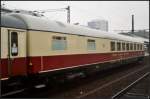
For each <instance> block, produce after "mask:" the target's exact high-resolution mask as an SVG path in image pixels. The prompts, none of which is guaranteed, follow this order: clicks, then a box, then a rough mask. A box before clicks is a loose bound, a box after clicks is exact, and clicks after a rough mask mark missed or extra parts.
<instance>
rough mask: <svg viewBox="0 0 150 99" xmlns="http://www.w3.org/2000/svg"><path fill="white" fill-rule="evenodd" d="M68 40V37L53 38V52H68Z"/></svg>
mask: <svg viewBox="0 0 150 99" xmlns="http://www.w3.org/2000/svg"><path fill="white" fill-rule="evenodd" d="M66 48H67V40H66V37H61V36H53V38H52V50H66Z"/></svg>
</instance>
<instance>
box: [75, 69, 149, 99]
mask: <svg viewBox="0 0 150 99" xmlns="http://www.w3.org/2000/svg"><path fill="white" fill-rule="evenodd" d="M146 68H147V67H143V68H142V69H141V68H140V69H138V70H137V71H135V72H131V73H129V74H127V75H125V76H122V77H120V78H118V79H115V80H113V81H111V82H108V83H106V84H104V85H102V86H97V88H95V89H93V90H91V91H89V92H87V93H85V94H83V95H80V96H78V97H76V98H77V99H81V98H85V97H93V96H94V97H95V96H96V97H97V95H96V94H99V95H100V93H101V92H103V91H102V90H104V89H106V88H108V89H109V86H113V84H116V83H118V82H119V81H121V80H123V79H126V78H128V77H130V76H134V75H135V74H136V73H138V72H140V71H142V70H144V69H146ZM123 90H124V89H123ZM99 91H100V93H99ZM112 91H114V90H112ZM121 92H122V90H121ZM121 92H119V93H117V94H116V95H115V96H113V97H112V99H116V98H118V97H119V96H120V94H121ZM102 96H103V95H102ZM106 96H107V95H106ZM108 96H110V95H108ZM99 97H101V95H100V96H99ZM104 97H105V95H104Z"/></svg>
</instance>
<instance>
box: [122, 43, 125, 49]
mask: <svg viewBox="0 0 150 99" xmlns="http://www.w3.org/2000/svg"><path fill="white" fill-rule="evenodd" d="M122 50H123V51H124V50H125V43H122Z"/></svg>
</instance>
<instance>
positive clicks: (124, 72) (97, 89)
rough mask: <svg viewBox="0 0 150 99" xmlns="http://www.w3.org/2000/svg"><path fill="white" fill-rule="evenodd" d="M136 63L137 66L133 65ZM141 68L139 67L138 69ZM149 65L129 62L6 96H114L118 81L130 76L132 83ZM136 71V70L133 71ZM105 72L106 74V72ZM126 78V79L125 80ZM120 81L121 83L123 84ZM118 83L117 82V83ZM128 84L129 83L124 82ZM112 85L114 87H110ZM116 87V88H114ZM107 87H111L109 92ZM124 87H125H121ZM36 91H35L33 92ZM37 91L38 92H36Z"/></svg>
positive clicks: (79, 97) (79, 98)
mask: <svg viewBox="0 0 150 99" xmlns="http://www.w3.org/2000/svg"><path fill="white" fill-rule="evenodd" d="M133 65H135V66H133ZM137 68H139V69H137ZM147 68H148V66H144V67H143V66H140V65H137V64H136V63H134V64H128V66H126V67H121V68H118V69H114V70H108V71H103V72H101V73H98V74H96V75H92V76H91V77H88V78H85V79H79V80H77V81H73V82H71V83H70V82H69V83H67V84H66V83H63V84H60V85H58V86H56V87H55V86H50V87H44V88H35V89H32V90H24V91H23V93H19V94H18V93H17V94H15V95H9V96H5V97H15V98H17V97H33V98H36V97H49V98H62V97H63V98H78V99H81V98H87V97H109V98H110V97H112V96H113V95H114V94H115V93H116V92H119V91H120V90H117V89H119V88H115V84H116V82H120V81H121V82H122V81H125V82H127V80H126V78H130V77H131V78H130V80H131V81H130V83H131V82H132V81H133V78H132V76H134V75H137V76H136V77H135V78H134V79H137V78H139V77H140V76H141V75H143V74H144V73H145V72H147V70H148V69H147ZM133 71H134V72H133ZM104 73H105V74H104ZM123 79H124V80H123ZM121 82H120V84H121ZM116 85H117V84H116ZM124 86H127V83H126V84H124ZM109 87H112V88H109ZM113 87H114V90H115V91H114V90H112V89H113ZM107 89H110V90H111V92H109V91H110V90H109V91H108V90H107ZM121 89H123V88H121ZM112 91H113V92H112ZM33 92H34V93H33ZM35 93H36V94H35Z"/></svg>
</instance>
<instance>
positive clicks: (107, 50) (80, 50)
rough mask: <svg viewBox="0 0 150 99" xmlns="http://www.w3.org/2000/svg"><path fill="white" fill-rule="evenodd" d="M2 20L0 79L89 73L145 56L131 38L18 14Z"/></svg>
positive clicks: (7, 15) (6, 16) (142, 50)
mask: <svg viewBox="0 0 150 99" xmlns="http://www.w3.org/2000/svg"><path fill="white" fill-rule="evenodd" d="M1 20H2V22H1V66H0V70H1V80H6V79H11V78H15V77H26V78H28V76H31V75H36V76H37V75H38V76H40V75H42V74H49V73H55V72H57V74H59V72H62V71H63V73H65V74H68V72H69V74H70V73H72V72H75V74H76V73H81V72H87V73H88V72H91V71H92V70H101V69H103V68H109V67H110V66H111V67H112V66H114V65H110V66H107V67H106V65H102V64H105V63H123V62H127V61H129V60H131V61H137V60H139V59H142V58H143V56H144V49H143V42H142V41H140V40H139V39H136V38H133V37H126V36H123V35H119V34H112V33H111V34H110V33H107V32H106V33H105V32H103V31H99V30H93V29H89V28H87V27H82V26H76V25H69V24H65V23H61V22H58V21H50V20H48V19H46V18H43V17H37V16H31V15H25V14H20V13H12V14H4V15H1ZM64 71H65V72H64Z"/></svg>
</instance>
